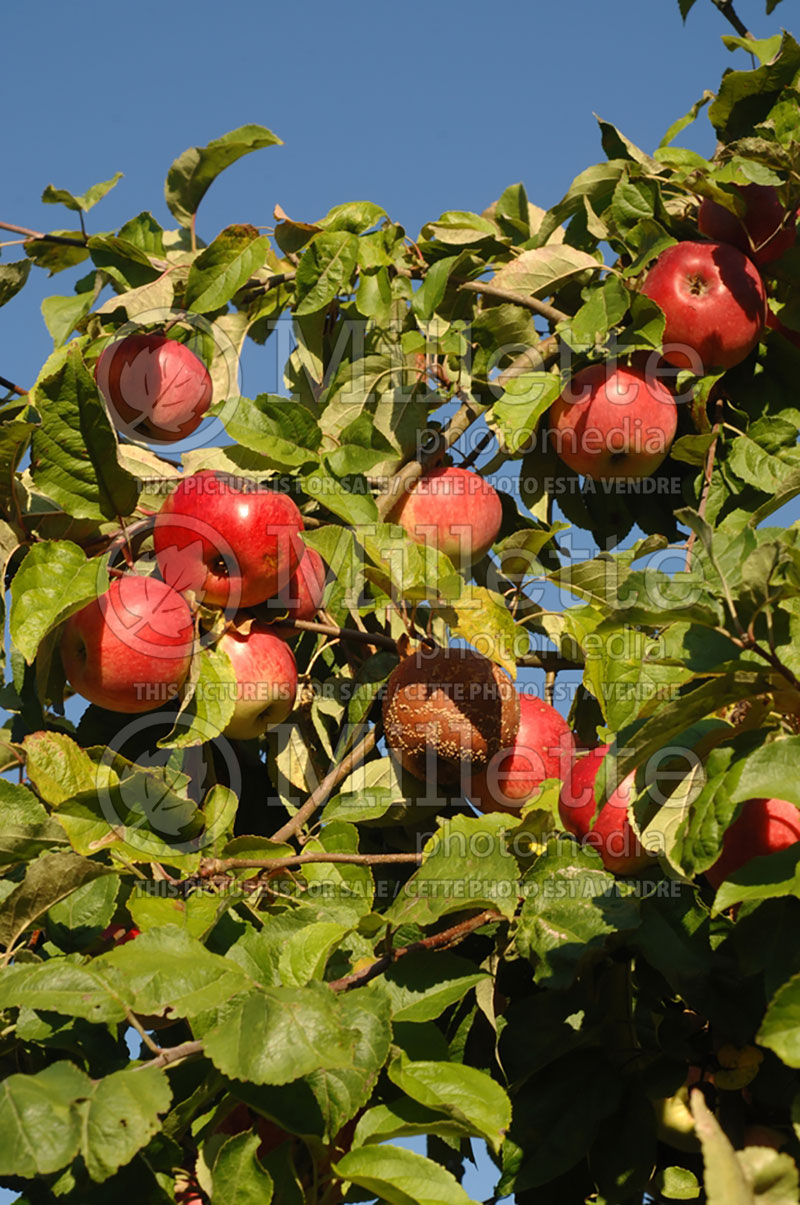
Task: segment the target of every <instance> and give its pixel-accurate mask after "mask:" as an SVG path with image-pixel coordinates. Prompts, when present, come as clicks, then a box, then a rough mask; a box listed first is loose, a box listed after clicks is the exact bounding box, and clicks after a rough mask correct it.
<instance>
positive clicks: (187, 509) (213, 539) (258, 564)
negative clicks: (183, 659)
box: [153, 469, 305, 607]
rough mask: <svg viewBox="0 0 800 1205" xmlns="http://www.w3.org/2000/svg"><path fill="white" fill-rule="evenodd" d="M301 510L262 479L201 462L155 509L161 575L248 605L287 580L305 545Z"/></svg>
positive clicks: (211, 597)
mask: <svg viewBox="0 0 800 1205" xmlns="http://www.w3.org/2000/svg"><path fill="white" fill-rule="evenodd" d="M302 530H303V516H302V515H301V514H300V511H299V510H298V509H297V507H296V506H295V504H294V502H293V501H292V499H291V498H288V497H287V496H286V495H285V494H279V493H277V492H276V491H275V490H271V489H268V488H267V487H266V486H262V485H261V484H260V483H258V482H255V481H250V480H247V479H245V478H240V477H234V476H232V475H230V474H229V473H215V472H213V471H211V470H209V469H204V470H203V471H202V472H199V473H192V474H191V475H190V476H188V477H184V478H183V480H182V481H181V482H180V484H179V485H178V487H177V489H176V490H175V491H174V492H173V493H172V494H170V495H169V497H168V498H167V499H166V500H165V501H164V504H163V506H162V507H161V510H160V511H159V513H158V514H157V515H156V520H155V530H154V533H153V544H154V547H155V550H156V559H157V561H158V567H159V569H160V571H161V576H162V577H163V578H164V580H165V581H166V582H169V584H170V585H171V586H174V588H175V589H176V590H181V591H183V590H193V591H194V592H195V594H196V595H197V596H198V598H199V599H200V600H201V601H203V602H205V603H209V604H211V605H212V606H220V607H222V606H229V607H252V606H255V605H256V604H257V603H261V602H264V601H265V599H267V598H271V597H272V596H273V595H275V594H277V593H278V591H279V590H280V589H281V587H282V586H285V585H287V583H288V582H289V580H290V578H291V577H292V574H293V573H294V571H295V570H296V569H297V567H298V565H299V564H300V560H301V558H302V556H303V553H304V551H305V549H304V546H303V542H302V540H301V539H300V532H301V531H302Z"/></svg>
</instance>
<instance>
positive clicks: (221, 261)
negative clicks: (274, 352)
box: [184, 226, 269, 314]
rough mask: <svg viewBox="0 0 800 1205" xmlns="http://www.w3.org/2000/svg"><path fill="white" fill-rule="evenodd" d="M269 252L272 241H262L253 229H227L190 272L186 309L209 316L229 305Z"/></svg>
mask: <svg viewBox="0 0 800 1205" xmlns="http://www.w3.org/2000/svg"><path fill="white" fill-rule="evenodd" d="M268 251H269V239H268V238H266V236H263V237H259V234H258V231H257V230H256V229H255V227H254V226H226V227H225V229H224V230H222V231H221V232H220V233H219V234H218V235H217V237H216V238H215V239H214V241H213V243H211V245H210V246H208V247H206V249H205V251H202V252H201V253H200V255H198V257H197V259H196V260H195V261H194V263H193V264H192V266H191V268H190V269H189V279H188V281H187V282H186V294H185V297H184V305H185V306H186V309H187V310H190V311H191V312H192V313H195V314H207V313H209V312H210V311H211V310H218V309H220V308H221V307H222V306H224V305H227V303H228V302H229V301H230V299H231V297H233V295H234V293H237V292H238V291H239V289H240V288H241V287H242V285H243V284H244V282H245V281H246V280H247V279H248V278H249V277H251V276H252V275H253V273H254V272H256V271H257V270H258V269H259V268H260V267H262V266H263V264H264V261H265V260H266V257H267V252H268Z"/></svg>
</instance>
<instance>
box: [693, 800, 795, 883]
mask: <svg viewBox="0 0 800 1205" xmlns="http://www.w3.org/2000/svg"><path fill="white" fill-rule="evenodd" d="M796 841H800V809H798V808H796V807H795V805H794V804H793V803H789V802H788V800H786V799H748V800H747V802H746V803H745V804H744V805H743V806H742V810H741V812H740V813H739V815H738V816H737V818H736V819H735V820H734V822H733V824H731V825H730V826H729V828H728V829H726V831H725V836H724V837H723V838H722V853H721V854H720V856H719V857H718V858H717V860H716V862H715V863H714V865H713V866H711V867H709V869H708V870H707V871H706V878H707V879H708V881H709V883H710V884H711V886H712V887H713V888H714V889H715V890H716V888H718V887H719V885H720V883H722V882H724V880H725V879H727V878H729V877H730V875H732V874H734V872H735V871H737V870H739V869H741V867H742V866H745V865H746V864H747V863H748V862H749V861H750V860H751V859H752V858H761V857H764V855H765V854H772V853H775V852H776V850H779V849H787V848H788V847H789V846H790V845H794V843H795V842H796Z"/></svg>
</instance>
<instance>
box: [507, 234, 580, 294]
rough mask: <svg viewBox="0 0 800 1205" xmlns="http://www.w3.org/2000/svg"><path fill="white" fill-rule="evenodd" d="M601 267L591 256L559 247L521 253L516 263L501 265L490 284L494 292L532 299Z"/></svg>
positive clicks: (562, 245) (559, 245) (572, 249)
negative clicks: (572, 277) (583, 273)
mask: <svg viewBox="0 0 800 1205" xmlns="http://www.w3.org/2000/svg"><path fill="white" fill-rule="evenodd" d="M602 267H603V265H602V263H598V261H597V260H596V259H595V258H594V256H592V255H588V254H587V253H586V252H585V251H579V250H578V249H577V248H575V247H570V246H568V245H567V244H566V243H561V244H557V245H555V246H553V245H551V246H548V247H536V248H535V249H534V250H531V251H523V252H522V254H521V255H520V256H518V257H517V259H512V260H510V262H509V263H507V264H504V265H503V267H502V268H500V270H499V271H498V272H496V273H495V275H494V276H493V277H492V279H491V281H490V283H491V284H492V285H493V286H494V287H495V288H497V289H506V290H507V291H509V292H511V293H518V294H519V295H520V297H535V296H537V294H540V293H553V292H554V291H555V286H556V285H557V284H560V283H561V282H562V281H565V280H569V278H570V277H571V276H575V275H577V273H579V272H587V271H591V272H597V271H599V270H600V269H601V268H602Z"/></svg>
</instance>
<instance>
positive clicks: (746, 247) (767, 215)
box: [697, 184, 797, 265]
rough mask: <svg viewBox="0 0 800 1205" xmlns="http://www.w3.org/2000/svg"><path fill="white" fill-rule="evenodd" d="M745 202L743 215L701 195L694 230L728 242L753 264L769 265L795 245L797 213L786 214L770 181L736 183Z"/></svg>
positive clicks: (715, 239)
mask: <svg viewBox="0 0 800 1205" xmlns="http://www.w3.org/2000/svg"><path fill="white" fill-rule="evenodd" d="M735 188H736V192H738V194H739V196H740V197H742V199H743V200H744V202H745V211H744V214H743V215H742V217H739V216H738V215H737V214H735V213H732V212H731V210H730V209H726V208H725V206H724V205H719V204H718V203H717V202H716V201H712V200H711V198H710V197H704V198H703V200H702V201H701V203H700V208H699V209H698V211H697V229H698V230H699V231H700V233H701V234H704V235H706V237H707V238H710V239H713V240H714V242H716V243H730V244H731V245H732V246H734V247H738V248H739V250H740V251H743V252H744V253H745V255H749V256H750V258H751V259H752V261H753V263H756V264H759V265H763V264H769V263H771V262H772V260H774V259H778V257H779V256H781V255H783V253H784V251H788V249H789V247H792V246H793V245H794V236H795V230H796V229H797V214H791V213H787V211H786V209H785V208H784V206H783V203H782V202H781V199H780V197H779V196H778V191H777V189H775V188H773V187H772V185H771V184H744V185H736V186H735Z"/></svg>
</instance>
